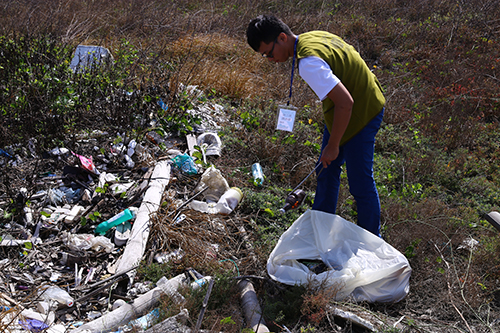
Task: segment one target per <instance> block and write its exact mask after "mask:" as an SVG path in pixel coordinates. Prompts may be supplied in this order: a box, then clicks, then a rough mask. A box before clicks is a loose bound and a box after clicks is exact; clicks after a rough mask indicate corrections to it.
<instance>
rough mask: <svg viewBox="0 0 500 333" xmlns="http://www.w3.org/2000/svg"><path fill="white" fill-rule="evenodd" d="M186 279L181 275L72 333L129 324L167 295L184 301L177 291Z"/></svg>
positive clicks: (99, 330)
mask: <svg viewBox="0 0 500 333" xmlns="http://www.w3.org/2000/svg"><path fill="white" fill-rule="evenodd" d="M184 279H185V276H184V274H179V275H177V276H176V277H174V278H172V279H170V280H168V281H167V282H166V283H164V284H163V285H161V286H159V287H156V288H154V289H151V290H150V291H148V292H147V293H145V294H143V295H141V296H139V297H138V298H136V299H135V300H134V302H132V303H130V304H128V303H127V304H123V305H122V306H120V307H119V308H117V309H116V310H113V311H111V312H108V313H107V314H105V315H103V316H102V317H99V318H97V319H96V320H93V321H91V322H88V323H86V324H84V325H82V326H80V327H78V328H77V329H76V330H73V331H71V332H72V333H78V332H82V333H83V332H107V331H109V330H112V329H115V328H117V327H118V326H121V325H125V324H128V323H129V322H130V321H131V320H133V319H136V318H138V317H141V316H143V315H145V314H146V313H147V312H148V311H150V310H151V309H152V308H154V307H156V306H157V305H158V304H159V303H160V298H161V296H162V295H165V294H167V295H169V296H170V297H173V298H174V299H176V300H180V301H182V300H183V297H182V296H181V295H180V294H179V293H178V292H177V289H178V288H179V287H180V285H181V284H183V283H184Z"/></svg>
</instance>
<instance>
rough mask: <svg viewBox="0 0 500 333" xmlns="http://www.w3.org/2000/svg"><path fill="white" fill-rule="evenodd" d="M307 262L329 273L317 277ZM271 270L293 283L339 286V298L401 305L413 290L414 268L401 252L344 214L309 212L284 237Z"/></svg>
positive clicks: (277, 277)
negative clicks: (317, 262) (314, 262)
mask: <svg viewBox="0 0 500 333" xmlns="http://www.w3.org/2000/svg"><path fill="white" fill-rule="evenodd" d="M301 259H302V260H321V261H323V263H324V264H326V266H328V270H325V271H323V272H321V273H319V274H315V273H314V272H313V271H311V270H310V269H309V268H308V267H307V266H306V265H305V264H303V263H301V262H299V260H301ZM267 272H268V274H269V275H270V276H271V278H273V279H274V280H276V281H279V282H281V283H284V284H288V285H302V284H307V283H309V282H317V283H325V284H326V285H329V286H330V285H331V286H336V288H338V292H337V294H336V297H335V299H336V300H342V299H345V298H347V297H349V296H352V297H354V299H356V300H358V301H368V302H398V301H400V300H401V299H403V298H404V297H405V296H406V295H407V294H408V292H409V279H410V275H411V267H410V265H409V263H408V260H407V259H406V257H405V256H404V255H403V254H402V253H401V252H399V251H398V250H396V249H395V248H394V247H392V246H391V245H389V244H388V243H386V242H385V241H384V240H383V239H381V238H379V237H377V236H375V235H374V234H372V233H371V232H369V231H366V230H365V229H363V228H361V227H358V226H357V225H355V224H353V223H351V222H349V221H346V220H345V219H343V218H341V217H340V216H338V215H334V214H329V213H324V212H320V211H317V210H308V211H306V212H305V213H304V214H303V215H302V216H301V217H299V218H298V219H297V220H296V221H295V222H294V223H293V225H292V226H291V227H290V228H289V229H288V230H287V231H286V232H284V233H283V235H281V237H280V239H279V241H278V244H277V245H276V247H275V248H274V250H273V252H272V253H271V255H270V256H269V259H268V261H267Z"/></svg>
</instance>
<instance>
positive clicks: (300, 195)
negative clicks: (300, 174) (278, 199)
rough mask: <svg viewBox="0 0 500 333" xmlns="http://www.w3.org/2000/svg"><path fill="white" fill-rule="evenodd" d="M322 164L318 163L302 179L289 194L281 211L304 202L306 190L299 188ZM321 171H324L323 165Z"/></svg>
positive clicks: (284, 211)
mask: <svg viewBox="0 0 500 333" xmlns="http://www.w3.org/2000/svg"><path fill="white" fill-rule="evenodd" d="M320 165H321V166H322V164H321V163H318V165H316V167H314V169H313V170H312V171H311V172H310V173H309V174H308V175H307V176H306V177H305V178H304V179H302V181H301V182H300V183H299V184H298V185H297V186H296V187H295V188H294V189H293V190H292V192H291V193H290V194H289V195H288V196H287V198H286V200H285V205H284V206H283V208H281V209H280V212H281V213H286V212H287V211H289V210H290V209H295V208H297V207H299V206H300V205H301V204H302V202H304V199H305V197H306V192H304V191H303V190H299V189H298V188H299V187H300V186H301V185H302V184H303V183H304V182H305V181H306V179H307V178H309V176H311V175H312V174H313V172H314V171H316V169H318V167H319V166H320ZM321 171H323V167H321V169H320V173H321Z"/></svg>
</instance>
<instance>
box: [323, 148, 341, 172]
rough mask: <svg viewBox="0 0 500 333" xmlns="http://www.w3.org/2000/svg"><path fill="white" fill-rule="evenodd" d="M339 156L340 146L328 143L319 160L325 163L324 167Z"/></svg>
mask: <svg viewBox="0 0 500 333" xmlns="http://www.w3.org/2000/svg"><path fill="white" fill-rule="evenodd" d="M338 156H339V146H337V145H333V144H330V143H328V144H327V145H326V147H325V149H323V152H322V153H321V158H320V159H319V161H320V162H321V163H323V168H326V167H328V166H329V165H330V163H332V161H334V160H335V159H336V158H337V157H338Z"/></svg>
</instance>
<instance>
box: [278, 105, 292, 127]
mask: <svg viewBox="0 0 500 333" xmlns="http://www.w3.org/2000/svg"><path fill="white" fill-rule="evenodd" d="M296 110H297V108H296V107H294V106H291V105H280V106H279V108H278V123H277V124H276V129H277V130H280V131H288V132H293V125H294V124H295V114H296V113H297V111H296Z"/></svg>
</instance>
